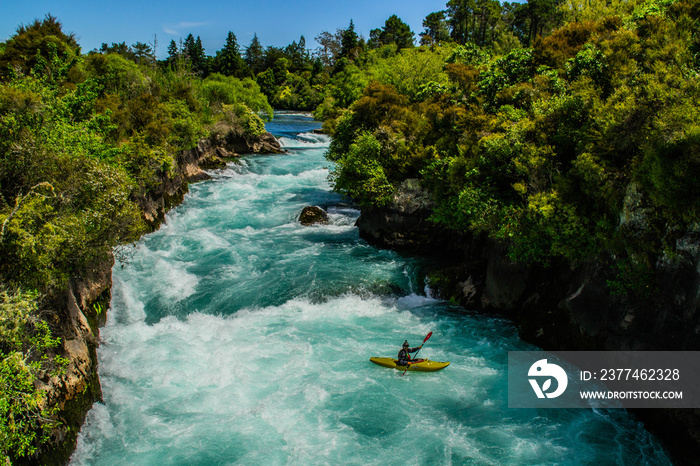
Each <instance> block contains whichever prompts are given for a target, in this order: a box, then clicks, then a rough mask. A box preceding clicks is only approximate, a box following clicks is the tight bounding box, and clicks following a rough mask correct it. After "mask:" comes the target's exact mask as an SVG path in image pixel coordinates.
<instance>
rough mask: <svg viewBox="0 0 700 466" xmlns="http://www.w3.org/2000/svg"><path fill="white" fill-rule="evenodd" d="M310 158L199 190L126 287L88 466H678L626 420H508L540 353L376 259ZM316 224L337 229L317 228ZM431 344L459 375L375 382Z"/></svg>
mask: <svg viewBox="0 0 700 466" xmlns="http://www.w3.org/2000/svg"><path fill="white" fill-rule="evenodd" d="M285 118H286V119H287V120H290V121H291V123H289V126H285V123H284V121H286V120H285ZM275 124H276V125H277V127H278V128H282V130H281V131H286V132H282V133H280V134H285V135H286V136H285V137H294V135H293V134H292V132H291V130H287V129H285V128H288V127H292V128H294V131H296V132H297V133H308V134H313V133H310V131H311V130H312V129H313V127H315V126H317V125H315V124H314V123H312V122H309V120H308V119H304V117H300V116H294V115H286V116H284V117H283V118H282V122H280V121H279V120H276V123H275ZM273 126H274V125H273ZM308 138H309V137H308V136H305V138H301V139H300V141H301V142H299V143H298V144H297V143H295V147H299V148H298V149H295V150H293V151H290V152H289V153H287V154H284V155H278V156H274V157H268V156H256V157H249V158H246V159H244V162H243V163H241V164H236V165H230V166H229V167H228V168H227V169H225V170H220V171H217V172H215V173H214V177H213V179H212V180H211V181H208V182H204V183H200V184H197V185H193V186H192V187H191V192H190V194H188V196H187V198H186V200H185V203H184V204H183V205H181V206H180V207H178V208H177V209H175V210H174V211H172V212H171V213H170V214H169V215H168V217H167V224H166V225H165V226H164V227H163V228H161V230H159V231H158V232H155V233H153V234H150V235H147V236H146V237H144V238H143V239H142V240H141V241H140V242H139V243H138V245H137V246H136V247H135V248H134V249H133V250H132V251H131V260H130V261H129V263H127V264H125V265H124V267H123V268H122V267H120V266H119V265H117V266H116V267H115V269H114V286H113V294H112V302H111V307H110V309H109V311H108V319H107V324H106V326H105V327H104V328H103V329H102V331H101V338H102V342H101V346H100V347H99V349H98V357H99V361H100V366H99V373H100V380H101V383H102V389H103V396H104V400H103V402H102V403H98V404H96V405H95V406H94V407H93V409H92V410H91V411H90V412H89V414H88V417H87V420H86V422H85V425H84V426H83V429H82V430H81V433H80V436H79V440H78V448H77V450H76V452H75V454H74V455H73V457H72V464H74V465H114V464H129V465H131V464H144V465H146V464H153V465H162V464H168V465H190V464H242V465H259V464H272V465H275V464H300V465H302V464H303V465H308V464H362V465H365V464H376V465H392V464H396V465H403V464H466V463H469V464H494V465H495V464H596V463H598V464H670V463H669V462H668V459H667V458H666V456H665V454H664V452H663V450H662V449H661V447H660V446H659V444H658V442H657V441H656V440H655V439H654V438H653V437H652V436H651V435H649V434H648V433H647V432H646V431H644V430H643V429H642V428H641V427H640V425H639V424H638V423H636V422H634V420H632V419H631V418H630V417H629V416H627V415H626V413H625V412H624V411H593V410H509V409H508V408H507V399H506V393H507V390H506V388H507V373H506V369H507V352H508V351H510V350H519V349H532V347H530V346H529V345H527V344H525V343H523V342H521V341H520V340H519V339H518V338H517V332H516V330H515V329H514V328H513V327H512V325H511V324H510V323H509V322H508V321H505V320H503V319H499V318H493V317H486V316H479V315H476V314H470V313H465V312H464V311H463V310H461V309H459V308H457V307H454V306H452V305H450V304H449V303H445V302H443V301H440V300H437V299H434V298H433V297H432V296H431V294H430V290H429V288H427V286H426V285H425V282H424V277H423V274H422V272H421V268H422V265H421V263H420V261H419V260H417V259H414V258H410V257H405V256H401V255H398V254H396V253H393V252H391V251H382V250H378V249H375V248H373V247H372V246H370V245H368V244H367V243H365V242H364V241H362V240H361V239H360V238H359V237H358V234H357V229H356V228H355V227H354V222H355V220H356V219H357V216H358V215H359V212H358V211H357V210H356V209H354V208H353V207H349V206H347V205H344V204H343V202H345V201H344V200H343V199H341V198H340V197H339V196H338V195H336V194H334V193H331V192H330V186H329V185H328V182H327V179H326V176H327V169H326V168H325V167H326V166H327V165H328V162H327V161H326V160H325V159H324V158H323V151H324V150H325V149H324V147H325V146H323V144H326V145H327V142H325V143H324V142H323V141H322V140H321V139H319V140H317V141H316V142H313V141H312V142H313V144H317V143H318V144H321V143H323V144H321V145H319V146H304V144H303V142H304V141H309V139H308ZM290 147H292V145H290ZM307 204H315V205H322V206H324V207H326V208H327V209H328V211H329V214H330V220H331V221H330V223H329V224H328V225H315V226H312V227H303V226H301V225H300V224H299V222H298V221H297V220H296V217H297V216H298V213H299V212H300V211H301V208H302V207H303V206H304V205H307ZM428 332H433V336H432V337H431V339H430V340H429V341H428V342H426V344H425V346H424V348H423V349H422V350H421V356H425V357H429V358H430V359H433V360H438V361H450V362H451V365H450V366H449V367H448V368H446V369H445V370H443V371H441V372H438V373H434V374H429V373H408V374H407V375H406V376H402V375H401V372H399V371H396V370H394V369H387V368H383V367H380V366H376V365H374V364H372V363H371V362H369V357H371V356H395V355H396V353H397V352H398V349H399V347H400V344H401V343H402V342H403V341H404V339H408V340H409V342H410V343H411V344H412V345H419V344H420V342H421V341H422V340H423V338H424V337H425V335H426V334H428Z"/></svg>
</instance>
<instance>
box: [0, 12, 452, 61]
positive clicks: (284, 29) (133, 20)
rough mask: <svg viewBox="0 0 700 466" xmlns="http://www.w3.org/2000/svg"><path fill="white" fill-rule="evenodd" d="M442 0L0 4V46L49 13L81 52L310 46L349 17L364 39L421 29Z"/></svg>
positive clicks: (161, 52)
mask: <svg viewBox="0 0 700 466" xmlns="http://www.w3.org/2000/svg"><path fill="white" fill-rule="evenodd" d="M446 3H447V0H351V1H337V0H325V1H321V0H301V1H291V0H288V1H281V0H255V1H238V0H229V1H212V0H199V1H197V0H170V1H167V2H165V1H149V0H141V1H135V0H122V1H105V0H93V1H87V0H81V1H68V0H40V1H33V0H27V1H23V0H0V11H2V14H0V41H4V40H7V39H8V38H9V37H10V36H11V35H13V34H14V33H15V30H16V29H17V26H19V25H20V24H27V23H30V22H31V21H33V20H34V19H36V18H39V19H41V18H43V17H44V16H45V15H46V14H47V13H51V14H52V15H54V16H56V17H57V18H58V19H59V20H60V21H61V22H62V23H63V30H64V32H73V33H74V34H75V35H76V37H77V38H78V42H79V43H80V45H81V46H82V50H83V52H88V51H90V50H92V49H94V48H96V47H99V46H100V45H101V44H102V43H103V42H106V43H112V42H123V41H126V43H127V44H129V45H131V44H133V43H135V42H136V41H140V42H152V41H153V35H154V34H157V36H158V56H159V57H160V58H164V57H165V56H166V55H167V52H166V49H167V46H168V43H170V40H171V39H175V41H178V40H179V39H180V38H182V39H184V38H185V37H186V36H187V34H189V33H192V34H193V35H194V36H195V37H196V36H200V37H201V38H202V44H203V45H204V48H205V49H206V53H207V54H209V55H214V54H215V52H216V51H217V50H219V49H220V48H221V47H222V46H223V44H224V41H225V39H226V34H227V33H228V31H233V32H234V33H235V34H236V37H237V38H238V42H239V44H240V45H241V46H247V45H248V44H250V40H251V39H252V38H253V33H257V34H258V38H259V39H260V41H261V42H262V43H263V45H265V46H268V45H275V46H285V45H287V44H290V43H291V42H292V41H294V40H299V37H300V36H301V35H304V37H305V38H306V46H307V47H308V48H311V49H313V48H315V47H317V45H318V44H317V43H316V42H315V41H314V40H313V39H314V37H316V36H317V35H318V34H319V33H320V32H321V31H329V32H335V31H336V29H338V28H345V27H347V26H348V24H349V23H350V19H351V18H352V20H353V22H354V24H355V30H356V31H357V32H358V34H361V35H363V36H364V37H365V38H367V37H368V36H369V31H370V29H374V28H378V27H381V26H383V25H384V21H386V19H387V18H388V17H389V16H391V15H392V14H396V15H398V16H399V17H400V18H401V19H402V20H404V22H406V23H408V25H409V26H411V29H412V30H413V32H415V33H416V37H418V33H419V32H421V31H423V27H422V26H421V23H422V21H423V18H425V16H426V15H427V14H428V13H431V12H433V11H439V10H443V9H445V4H446Z"/></svg>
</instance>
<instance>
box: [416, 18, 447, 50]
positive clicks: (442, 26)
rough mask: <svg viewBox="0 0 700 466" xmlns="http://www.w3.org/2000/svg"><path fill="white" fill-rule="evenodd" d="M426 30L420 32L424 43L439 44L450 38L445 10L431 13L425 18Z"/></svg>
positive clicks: (421, 40)
mask: <svg viewBox="0 0 700 466" xmlns="http://www.w3.org/2000/svg"><path fill="white" fill-rule="evenodd" d="M423 27H424V28H425V31H423V32H421V33H420V37H421V39H420V43H421V44H422V45H432V44H438V43H440V42H445V41H448V40H450V31H449V29H448V28H447V21H446V20H445V12H444V11H436V12H434V13H430V14H429V15H428V16H426V17H425V19H424V20H423Z"/></svg>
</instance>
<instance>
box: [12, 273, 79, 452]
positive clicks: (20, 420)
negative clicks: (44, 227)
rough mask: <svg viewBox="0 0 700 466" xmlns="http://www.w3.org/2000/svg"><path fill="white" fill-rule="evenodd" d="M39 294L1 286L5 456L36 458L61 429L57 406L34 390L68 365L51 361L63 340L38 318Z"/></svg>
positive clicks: (57, 359)
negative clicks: (41, 379)
mask: <svg viewBox="0 0 700 466" xmlns="http://www.w3.org/2000/svg"><path fill="white" fill-rule="evenodd" d="M37 301H38V295H37V294H36V293H35V292H27V291H21V290H8V289H7V288H6V287H0V457H7V458H10V459H12V460H19V459H21V458H24V457H27V456H30V455H32V454H33V453H34V452H35V451H36V450H37V448H38V446H39V445H40V444H42V443H45V442H46V441H47V440H48V438H49V435H50V434H51V431H52V429H54V428H55V427H57V426H58V424H59V423H58V421H57V419H56V416H55V414H56V412H57V410H58V408H57V407H55V408H50V407H48V406H47V398H46V392H45V391H44V390H43V389H39V388H37V387H36V386H35V383H34V382H35V380H36V379H37V378H39V377H40V376H41V375H44V374H46V376H48V377H51V376H54V375H56V374H58V373H59V372H60V371H61V369H62V367H63V366H64V365H65V360H63V358H60V357H58V358H57V357H55V356H54V357H52V356H51V354H52V352H53V349H54V348H56V347H57V346H58V345H59V343H60V341H59V339H57V338H53V337H52V335H51V332H50V330H49V327H48V325H47V324H46V322H44V321H42V320H41V319H40V318H39V317H38V310H37Z"/></svg>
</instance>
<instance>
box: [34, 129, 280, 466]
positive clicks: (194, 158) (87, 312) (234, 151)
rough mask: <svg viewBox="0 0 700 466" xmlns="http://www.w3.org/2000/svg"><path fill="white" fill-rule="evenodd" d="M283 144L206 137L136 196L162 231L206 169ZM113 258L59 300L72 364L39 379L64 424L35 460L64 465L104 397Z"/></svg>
mask: <svg viewBox="0 0 700 466" xmlns="http://www.w3.org/2000/svg"><path fill="white" fill-rule="evenodd" d="M279 152H282V149H281V147H280V145H279V142H278V141H277V140H276V139H275V138H274V136H272V135H271V134H269V133H267V134H264V135H261V136H257V137H253V136H235V137H232V138H231V140H229V141H228V142H226V141H223V140H218V139H217V138H210V139H203V140H201V141H199V143H198V144H197V146H196V147H194V148H192V149H190V150H186V151H183V152H182V153H181V154H180V155H179V156H178V158H177V162H178V163H177V168H176V169H175V170H174V172H173V173H162V174H161V182H160V184H159V185H158V186H157V187H156V188H154V189H151V190H150V191H149V192H148V193H146V194H144V195H141V196H136V199H135V201H136V202H137V203H138V204H139V206H140V207H141V209H142V211H143V216H144V219H145V220H146V222H147V223H148V224H149V225H150V227H151V228H152V229H156V228H158V226H159V225H160V224H161V223H162V221H163V220H164V218H165V212H166V211H167V210H168V209H169V208H170V207H172V206H174V205H177V204H179V203H180V202H182V199H183V198H184V195H185V194H186V193H187V191H188V183H189V182H196V181H202V180H206V179H209V178H210V176H209V175H208V174H207V173H205V172H204V171H203V168H223V167H225V166H226V162H225V159H227V158H230V157H234V156H237V155H239V154H243V153H246V154H250V153H279ZM113 265H114V257H113V256H111V255H110V256H109V257H106V258H105V259H104V261H101V262H100V263H97V264H94V265H93V267H92V268H90V269H87V270H83V271H81V273H80V274H79V276H76V277H74V278H73V279H72V280H71V282H70V283H69V285H68V287H67V289H66V291H65V293H64V295H63V296H58V297H56V298H55V299H54V303H53V304H52V306H53V312H52V315H51V316H50V317H49V318H48V320H49V323H50V325H51V326H52V329H57V330H56V331H55V336H58V337H60V338H61V342H62V344H61V347H60V351H59V352H60V355H61V356H63V357H64V358H66V359H67V360H68V365H67V366H66V368H65V371H64V372H63V373H62V374H60V375H57V376H55V377H53V378H51V379H48V378H47V379H45V380H38V381H37V382H36V383H37V385H38V386H39V387H40V388H43V389H45V390H47V403H48V404H49V405H51V406H58V407H59V409H60V412H59V418H60V421H61V423H62V426H61V427H59V428H58V429H56V430H55V431H54V432H53V433H52V435H51V439H50V441H49V443H48V444H46V445H43V446H42V447H41V448H40V450H39V451H38V452H37V454H36V455H35V456H34V458H32V459H31V461H32V462H35V463H37V464H65V463H66V462H67V461H68V459H69V458H70V455H71V454H72V452H73V450H74V449H75V445H76V441H77V436H78V432H79V431H80V428H81V426H82V424H83V422H84V420H85V416H86V414H87V412H88V411H89V410H90V408H91V406H92V404H93V403H94V402H95V401H98V400H99V399H100V398H101V396H102V392H101V387H100V381H99V378H98V374H97V351H96V350H97V346H98V344H99V330H98V327H99V326H100V325H102V324H104V320H105V316H106V312H107V307H108V306H109V302H110V298H111V286H112V266H113Z"/></svg>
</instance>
